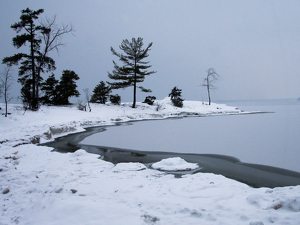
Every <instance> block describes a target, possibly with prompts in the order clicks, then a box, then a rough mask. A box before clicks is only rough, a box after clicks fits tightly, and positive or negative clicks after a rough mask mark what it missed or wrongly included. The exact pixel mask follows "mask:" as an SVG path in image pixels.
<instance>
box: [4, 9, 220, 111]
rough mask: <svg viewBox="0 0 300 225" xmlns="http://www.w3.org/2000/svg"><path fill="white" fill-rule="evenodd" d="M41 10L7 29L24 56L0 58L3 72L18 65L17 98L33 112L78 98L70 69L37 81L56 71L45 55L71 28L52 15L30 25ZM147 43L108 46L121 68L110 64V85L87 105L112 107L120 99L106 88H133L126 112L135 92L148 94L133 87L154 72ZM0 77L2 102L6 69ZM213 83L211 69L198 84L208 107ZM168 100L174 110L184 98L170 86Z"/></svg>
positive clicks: (149, 100) (103, 86) (151, 98)
mask: <svg viewBox="0 0 300 225" xmlns="http://www.w3.org/2000/svg"><path fill="white" fill-rule="evenodd" d="M43 12H44V10H43V9H39V10H37V11H33V10H31V9H29V8H27V9H25V10H22V11H21V16H20V21H19V22H17V23H14V24H13V25H11V28H12V29H14V30H15V31H16V32H17V34H18V35H16V36H15V37H14V38H13V39H12V40H13V45H14V47H16V48H20V47H22V46H26V44H27V43H28V44H29V52H28V53H18V54H15V55H13V56H10V57H5V58H4V59H3V60H2V63H3V64H6V65H7V68H11V66H12V65H18V64H20V67H19V79H18V82H20V83H21V85H22V88H21V98H22V101H23V103H24V104H25V105H27V106H28V108H29V109H31V110H37V109H38V107H39V104H40V103H42V104H48V105H65V104H69V98H70V97H71V96H77V97H78V96H79V95H80V93H79V92H78V91H77V90H76V88H77V85H76V83H75V81H76V80H78V79H79V76H78V75H77V74H76V73H75V72H74V71H70V70H64V71H63V73H62V76H61V78H60V80H56V78H55V75H54V74H52V75H51V76H49V77H48V79H47V80H45V81H44V82H43V78H42V76H41V74H42V73H46V72H52V71H54V70H55V69H56V67H55V61H54V60H53V59H52V58H51V57H49V52H51V51H53V50H57V51H58V49H59V47H60V46H62V45H63V44H62V42H61V39H62V36H63V35H64V34H67V33H70V32H72V31H73V28H72V26H68V25H67V26H58V25H57V24H56V17H53V18H52V19H48V18H47V19H45V20H39V24H36V20H37V19H38V18H39V15H40V14H41V13H43ZM21 31H24V33H22V34H19V33H20V32H21ZM152 44H153V43H152V42H151V43H149V44H148V45H147V47H146V48H143V45H144V43H143V38H141V37H139V38H137V39H135V38H132V40H131V41H128V40H127V39H125V40H123V41H122V43H121V45H120V46H119V48H120V50H122V53H118V52H117V51H115V49H114V48H113V47H111V52H112V54H113V55H115V56H117V57H118V59H119V60H120V61H121V63H122V65H121V66H119V65H118V64H117V63H116V62H115V61H113V64H114V69H113V71H112V72H111V73H110V72H108V77H109V78H110V79H112V80H114V82H106V83H105V82H104V81H101V82H100V83H99V84H98V85H97V86H96V87H95V88H94V90H93V95H92V96H91V98H90V97H89V96H88V100H87V101H88V103H89V102H94V103H101V104H105V102H106V101H107V99H108V98H109V99H110V101H111V102H112V103H114V104H119V103H120V101H121V98H120V96H119V95H110V93H111V92H112V90H114V89H120V88H122V89H124V88H127V87H130V86H133V104H132V108H135V107H136V95H137V93H136V92H137V88H139V89H140V90H141V91H142V92H152V91H151V89H146V88H144V87H143V86H138V83H141V82H143V81H144V80H145V77H146V76H148V75H151V74H154V73H156V71H149V70H148V69H149V68H150V67H151V65H148V63H149V62H147V61H144V60H145V58H147V57H148V56H149V51H150V50H151V46H152ZM4 74H5V75H6V80H5V79H4V78H5V76H4V75H2V77H3V78H2V88H1V89H0V91H1V90H4V96H5V101H6V102H7V100H8V99H7V98H8V94H7V90H8V89H9V88H10V85H8V83H7V82H10V80H11V72H10V70H9V71H6V73H5V72H4ZM3 79H4V80H3ZM217 79H218V74H217V73H216V72H215V70H214V69H213V68H210V69H209V70H208V74H207V77H206V78H205V79H204V83H203V85H202V86H205V87H206V88H207V91H208V98H209V104H210V103H211V98H210V90H213V89H215V86H214V85H213V84H212V83H213V82H214V81H215V80H217ZM5 82H6V83H5ZM9 84H10V83H9ZM106 84H108V86H107V85H106ZM3 87H5V88H3ZM40 91H43V93H44V95H43V96H42V97H41V96H40ZM0 94H1V92H0ZM88 95H89V94H88ZM169 96H170V97H171V101H172V103H173V104H174V106H177V107H182V106H183V101H184V100H183V99H182V98H181V90H180V89H178V88H177V87H174V88H173V89H172V90H171V93H170V94H169ZM89 98H90V99H89ZM155 99H156V98H155V97H154V96H147V97H146V99H145V101H144V102H145V103H148V104H150V105H151V104H153V102H154V100H155Z"/></svg>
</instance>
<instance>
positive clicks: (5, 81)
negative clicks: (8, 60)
mask: <svg viewBox="0 0 300 225" xmlns="http://www.w3.org/2000/svg"><path fill="white" fill-rule="evenodd" d="M12 84H13V75H12V70H11V66H6V67H5V68H4V70H3V71H2V72H1V77H0V88H1V90H2V92H3V98H4V102H5V117H7V114H8V113H7V104H8V103H9V102H10V101H11V100H12V97H10V95H9V91H10V89H11V86H12ZM0 92H1V91H0Z"/></svg>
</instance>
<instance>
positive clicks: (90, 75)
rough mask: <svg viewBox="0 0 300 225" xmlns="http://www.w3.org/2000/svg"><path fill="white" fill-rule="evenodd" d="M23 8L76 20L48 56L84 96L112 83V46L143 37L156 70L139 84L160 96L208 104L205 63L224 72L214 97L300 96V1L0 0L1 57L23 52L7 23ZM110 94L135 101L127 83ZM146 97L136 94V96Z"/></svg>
mask: <svg viewBox="0 0 300 225" xmlns="http://www.w3.org/2000/svg"><path fill="white" fill-rule="evenodd" d="M27 7H29V8H30V9H32V10H37V9H41V8H42V9H44V10H45V12H44V13H43V14H41V15H40V18H45V17H52V16H53V15H55V14H56V15H57V22H58V23H59V24H61V23H64V24H70V23H71V24H72V25H73V27H74V30H75V32H74V35H66V36H64V38H63V42H65V43H66V45H65V46H64V47H62V48H61V49H60V54H59V55H58V54H56V53H55V52H52V53H51V57H53V59H54V60H55V61H56V66H57V70H56V71H55V72H54V73H55V75H56V78H57V79H59V78H60V76H61V74H62V71H63V70H74V71H75V72H76V73H77V74H78V75H79V77H80V80H79V81H77V84H78V90H79V91H80V92H81V93H83V91H82V90H83V89H84V88H89V89H90V90H91V91H92V90H93V89H94V87H95V86H96V85H97V84H98V83H99V82H100V81H101V80H103V81H109V78H108V77H107V71H109V72H111V71H112V70H113V63H112V60H115V61H116V62H117V63H118V64H119V65H122V64H120V62H119V61H118V59H117V57H116V56H114V55H112V53H111V51H110V47H111V46H112V47H113V48H114V49H115V50H116V51H117V52H120V53H121V50H120V49H119V45H120V44H121V42H122V40H123V39H129V40H131V38H133V37H134V38H137V37H142V38H144V44H145V47H146V46H147V44H148V43H150V42H153V46H152V48H151V51H150V52H149V57H148V58H147V60H148V61H150V64H151V65H152V68H151V69H153V70H155V71H157V73H155V74H153V75H150V76H148V77H146V79H145V82H144V83H143V86H144V87H145V88H150V89H152V90H153V92H152V93H150V94H151V95H154V96H156V97H157V98H158V99H162V98H164V97H166V96H167V95H168V94H169V93H170V90H171V89H172V88H173V87H174V86H178V88H180V89H182V97H183V98H184V99H186V100H200V101H202V100H205V101H207V93H206V90H205V88H204V87H201V84H202V83H203V79H204V78H205V76H206V73H207V70H208V69H209V68H214V69H215V70H216V72H217V73H218V74H219V75H220V76H221V78H220V80H219V81H218V82H216V83H215V85H216V86H217V87H218V89H217V90H215V91H213V93H212V101H217V100H238V99H274V98H275V99H276V98H277V99H278V98H298V97H300V13H299V11H300V1H299V0H295V1H292V0H281V1H279V0H265V1H264V0H251V1H250V0H249V1H243V0H232V1H230V0H226V1H225V0H224V1H221V0H219V1H217V0H216V1H211V0H207V1H204V0H103V1H101V0H87V1H82V0H69V1H67V0H63V1H62V0H51V1H49V0H0V28H1V42H0V59H1V61H2V59H3V58H4V57H6V56H11V55H13V54H15V53H18V52H20V50H18V49H15V48H14V47H13V45H12V38H13V37H14V36H15V35H16V33H15V31H14V30H13V29H11V28H10V26H11V24H13V23H15V22H18V21H19V20H20V19H19V18H20V15H21V12H20V11H21V10H22V9H26V8H27ZM22 51H29V49H28V47H27V48H25V49H22ZM3 68H4V66H3V65H1V70H3ZM17 72H18V68H17V67H15V68H14V76H15V79H16V80H17ZM48 76H49V74H45V75H44V78H47V77H48ZM19 88H20V87H19V85H15V86H14V90H13V95H14V96H18V95H20V94H19V93H20V91H19ZM113 93H118V94H120V95H121V97H122V101H132V93H133V89H132V87H129V88H127V89H125V90H120V91H114V92H113ZM147 95H149V93H142V92H138V94H137V100H138V101H143V100H144V99H145V96H147Z"/></svg>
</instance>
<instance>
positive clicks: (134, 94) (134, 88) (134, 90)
mask: <svg viewBox="0 0 300 225" xmlns="http://www.w3.org/2000/svg"><path fill="white" fill-rule="evenodd" d="M135 102H136V60H135V61H134V84H133V104H132V108H135Z"/></svg>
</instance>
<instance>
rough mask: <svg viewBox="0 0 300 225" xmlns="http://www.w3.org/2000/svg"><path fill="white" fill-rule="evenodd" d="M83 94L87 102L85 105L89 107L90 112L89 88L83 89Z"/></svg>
mask: <svg viewBox="0 0 300 225" xmlns="http://www.w3.org/2000/svg"><path fill="white" fill-rule="evenodd" d="M83 92H84V94H85V100H86V102H87V105H88V107H89V111H90V112H91V111H92V108H91V106H90V100H91V93H90V89H89V88H85V89H83Z"/></svg>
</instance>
